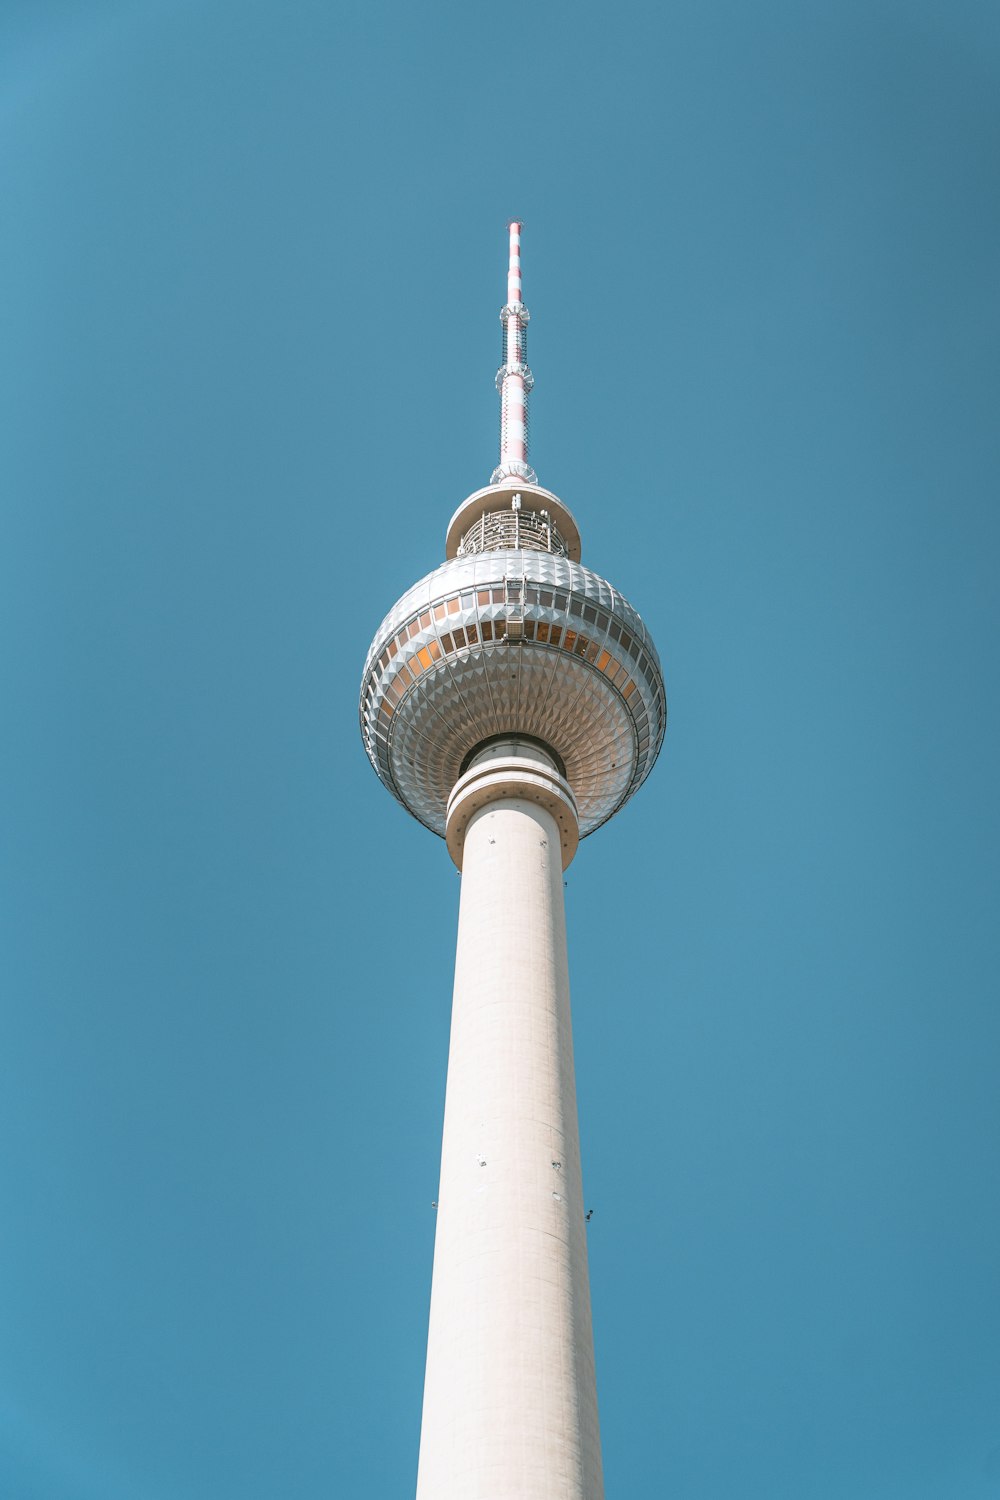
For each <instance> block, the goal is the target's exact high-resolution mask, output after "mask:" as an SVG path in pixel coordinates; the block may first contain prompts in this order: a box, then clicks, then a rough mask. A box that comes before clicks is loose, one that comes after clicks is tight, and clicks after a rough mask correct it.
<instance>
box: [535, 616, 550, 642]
mask: <svg viewBox="0 0 1000 1500" xmlns="http://www.w3.org/2000/svg"><path fill="white" fill-rule="evenodd" d="M548 638H549V627H548V623H547V622H546V621H545V620H539V622H538V624H537V626H536V627H535V640H536V641H547V640H548Z"/></svg>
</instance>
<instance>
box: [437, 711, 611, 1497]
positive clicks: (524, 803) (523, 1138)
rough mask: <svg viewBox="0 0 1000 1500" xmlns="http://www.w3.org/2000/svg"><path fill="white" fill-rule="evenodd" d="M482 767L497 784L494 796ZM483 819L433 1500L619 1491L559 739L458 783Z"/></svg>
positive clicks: (446, 1157) (458, 982) (505, 756)
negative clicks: (551, 752) (567, 904)
mask: <svg viewBox="0 0 1000 1500" xmlns="http://www.w3.org/2000/svg"><path fill="white" fill-rule="evenodd" d="M481 779H492V782H493V790H494V793H495V795H494V797H493V798H492V799H490V798H487V799H486V800H484V801H483V802H482V803H480V804H479V805H478V806H477V805H476V801H477V796H478V795H481V794H482V792H483V791H484V788H483V787H482V785H480V784H478V783H479V781H480V780H481ZM463 783H466V785H465V786H464V787H463ZM463 804H468V807H471V812H467V810H466V807H465V806H464V805H463ZM465 816H467V818H468V821H467V825H466V827H465V829H464V837H463V844H462V849H461V855H462V859H461V868H462V896H461V905H460V911H459V921H458V952H457V957H456V963H455V992H454V1001H453V1007H452V1029H451V1048H450V1052H449V1057H448V1088H447V1097H446V1101H445V1120H444V1142H443V1147H442V1155H441V1181H440V1188H439V1195H438V1221H437V1234H436V1238H435V1245H434V1275H433V1291H432V1295H431V1314H430V1332H429V1337H428V1346H427V1377H426V1382H425V1387H424V1409H423V1422H422V1427H421V1439H420V1466H419V1476H418V1481H417V1500H553V1497H554V1496H558V1497H559V1500H600V1496H601V1495H602V1494H603V1481H602V1474H601V1448H600V1438H599V1432H598V1420H597V1389H596V1383H595V1378H594V1346H593V1336H592V1333H591V1317H590V1293H589V1281H588V1273H587V1241H586V1224H585V1222H584V1203H583V1186H582V1177H581V1170H580V1141H579V1130H578V1125H577V1107H576V1085H575V1079H574V1072H573V1036H572V1028H571V1024H570V1005H569V970H568V963H567V954H566V918H565V912H564V905H563V865H564V863H568V859H567V858H566V851H565V848H564V840H565V835H566V830H567V826H569V827H572V823H573V807H572V795H571V793H570V791H569V788H568V786H567V785H566V782H565V781H564V779H563V778H562V777H561V776H560V775H559V772H558V770H557V769H556V767H555V764H554V762H553V761H552V759H551V758H550V757H549V756H547V755H546V754H545V752H544V751H541V750H539V749H537V748H536V747H534V746H532V745H526V744H524V743H523V742H518V741H516V740H511V741H506V742H503V741H501V742H497V743H496V744H494V745H492V746H490V747H489V748H488V749H487V750H486V751H484V752H482V754H481V755H480V756H479V757H477V758H476V759H475V760H474V761H473V764H472V766H471V767H470V769H469V771H468V772H467V773H466V775H465V776H464V777H463V778H462V781H461V782H460V783H459V786H458V787H457V788H456V795H455V799H454V802H453V806H452V812H451V817H450V820H449V845H451V844H452V827H453V825H454V824H456V823H458V822H459V821H460V820H461V819H463V817H465Z"/></svg>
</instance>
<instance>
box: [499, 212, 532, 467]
mask: <svg viewBox="0 0 1000 1500" xmlns="http://www.w3.org/2000/svg"><path fill="white" fill-rule="evenodd" d="M523 228H524V225H523V224H522V223H521V221H520V219H511V221H510V223H509V224H508V225H507V229H508V231H509V234H510V258H509V260H508V262H507V302H506V305H505V306H504V307H502V308H501V309H500V322H501V324H502V325H503V354H502V356H501V358H502V361H503V362H502V364H501V366H500V368H499V370H498V371H497V390H498V391H499V393H500V462H499V464H498V465H497V467H496V468H495V469H494V470H493V474H492V477H491V479H490V483H491V484H502V482H503V481H504V480H505V479H523V480H524V481H525V483H526V484H535V483H537V476H536V474H535V471H534V469H533V468H532V467H531V465H530V464H529V463H528V392H529V391H530V390H531V387H532V386H533V385H534V383H535V377H534V376H533V375H532V373H531V370H530V369H529V368H528V319H529V317H530V314H529V312H528V309H527V308H526V307H525V305H524V303H523V302H522V301H521V230H522V229H523Z"/></svg>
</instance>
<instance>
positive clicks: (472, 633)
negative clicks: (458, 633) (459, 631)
mask: <svg viewBox="0 0 1000 1500" xmlns="http://www.w3.org/2000/svg"><path fill="white" fill-rule="evenodd" d="M465 633H466V635H467V636H468V637H469V644H470V645H471V644H472V642H473V641H475V640H477V639H478V636H477V633H476V627H475V625H467V626H466V627H465Z"/></svg>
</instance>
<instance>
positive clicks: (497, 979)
mask: <svg viewBox="0 0 1000 1500" xmlns="http://www.w3.org/2000/svg"><path fill="white" fill-rule="evenodd" d="M521 227H522V226H521V224H520V223H519V222H517V221H516V220H515V221H513V222H512V223H511V224H510V225H509V233H510V259H509V269H508V273H507V301H506V304H505V306H504V307H503V309H502V311H501V313H500V321H501V323H502V325H503V359H502V363H501V366H500V369H499V370H498V372H497V389H498V391H499V393H500V412H501V416H500V461H499V463H498V465H497V467H496V468H495V469H494V471H493V475H492V478H491V481H490V483H489V485H488V486H487V487H486V488H485V489H481V490H477V491H476V493H475V494H473V495H470V496H469V498H468V499H467V500H465V501H463V503H462V504H461V505H460V506H459V507H458V510H457V511H456V512H455V514H454V515H453V516H452V518H451V521H450V522H449V525H448V531H447V537H446V541H445V552H446V556H447V561H446V562H444V563H442V565H441V566H440V567H439V568H437V569H436V570H435V571H434V572H433V573H430V574H428V576H427V577H426V578H422V579H421V580H420V582H419V583H416V584H414V586H413V587H412V588H411V589H409V590H408V592H407V593H405V594H404V595H403V597H402V598H401V599H400V600H399V602H398V603H397V604H396V605H395V606H394V607H393V608H392V609H391V610H390V612H389V614H388V615H387V616H386V618H385V619H384V620H383V622H382V624H381V625H380V626H379V629H378V631H377V632H376V634H375V639H374V641H373V642H372V645H371V649H370V650H369V652H368V659H367V661H366V662H365V669H364V676H363V678H362V685H361V730H362V734H363V736H364V742H365V749H366V750H367V752H368V756H369V758H370V760H371V762H372V765H373V766H374V767H375V770H376V771H377V773H378V775H379V777H380V779H381V780H382V781H383V782H384V783H385V785H386V786H387V787H388V788H389V790H390V791H391V792H392V793H393V795H394V796H395V797H396V798H398V800H399V801H400V802H401V803H402V804H403V806H404V807H405V808H406V809H407V811H409V812H411V813H412V814H413V816H414V817H415V818H417V819H419V821H420V822H421V823H424V824H425V825H426V826H427V827H428V828H430V829H432V830H433V832H435V833H437V834H440V835H441V836H442V837H443V838H445V839H446V841H447V844H448V852H449V853H450V855H451V857H452V859H453V860H454V862H455V864H456V865H457V866H458V868H459V870H460V871H461V872H462V890H461V901H460V907H459V918H458V952H457V957H456V963H455V990H454V1000H453V1010H452V1027H451V1046H450V1052H449V1059H448V1084H447V1094H446V1099H445V1116H444V1141H443V1147H442V1156H441V1179H440V1187H439V1191H438V1200H437V1206H438V1215H437V1234H436V1239H435V1246H434V1272H433V1283H432V1290H431V1311H430V1331H429V1337H428V1346H427V1371H426V1378H425V1384H424V1407H423V1422H422V1428H421V1438H420V1462H419V1471H418V1476H417V1500H602V1497H603V1494H604V1485H603V1479H602V1472H601V1447H600V1434H599V1431H598V1420H597V1391H596V1385H595V1379H594V1348H593V1333H592V1329H591V1316H590V1287H589V1279H588V1272H587V1242H586V1224H585V1205H584V1199H583V1188H582V1180H581V1173H580V1145H579V1130H578V1125H577V1107H576V1086H575V1082H574V1074H573V1039H572V1032H571V1027H570V1004H569V975H568V968H567V956H566V917H565V910H564V902H563V871H564V870H565V869H566V867H567V866H568V864H569V862H570V860H571V859H572V858H573V856H574V854H575V853H576V850H577V845H578V843H579V841H580V839H581V838H583V837H585V836H586V835H587V834H588V833H592V832H593V831H594V829H595V828H598V827H600V825H601V824H602V823H605V822H607V820H608V819H609V818H610V817H613V815H614V814H615V813H616V812H617V811H618V810H619V808H621V807H623V806H624V804H625V803H626V802H627V801H628V799H629V798H630V797H631V796H632V794H633V792H634V791H635V790H636V789H637V788H638V787H639V786H640V784H641V783H642V782H643V781H644V780H645V778H646V776H647V775H648V774H649V771H650V768H651V766H652V764H653V762H654V760H655V759H656V756H657V753H658V751H659V748H660V744H661V742H662V739H663V731H664V727H665V724H666V701H665V698H664V690H663V676H662V673H661V671H660V662H659V658H658V657H657V654H656V648H655V647H654V645H653V642H652V639H651V638H650V635H649V632H648V630H647V629H646V627H645V625H644V624H643V622H642V620H641V618H640V617H639V615H638V614H637V613H636V611H635V610H634V609H633V608H632V606H631V605H630V604H629V603H628V602H627V601H626V600H625V599H623V598H622V596H621V594H619V593H618V591H617V590H616V589H614V588H612V586H611V584H609V583H606V582H605V581H604V579H603V578H601V577H599V575H598V574H596V573H592V572H591V571H590V570H589V569H588V568H585V567H583V566H582V565H581V562H580V532H579V530H578V528H577V524H576V521H575V520H574V519H573V516H572V514H571V513H570V511H569V509H568V507H567V506H565V505H564V504H563V502H562V501H561V500H559V499H558V498H557V497H556V496H555V495H553V494H552V493H551V492H550V491H549V490H545V489H542V488H541V487H540V486H539V484H538V481H537V479H536V477H535V473H534V470H533V469H532V468H531V467H530V466H529V463H528V397H529V393H530V391H531V387H532V384H533V380H532V375H531V370H530V369H529V367H528V363H527V331H528V309H527V308H526V307H525V305H524V303H523V302H522V300H521ZM625 915H626V914H625V912H624V910H623V911H622V920H623V921H624V920H625Z"/></svg>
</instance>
